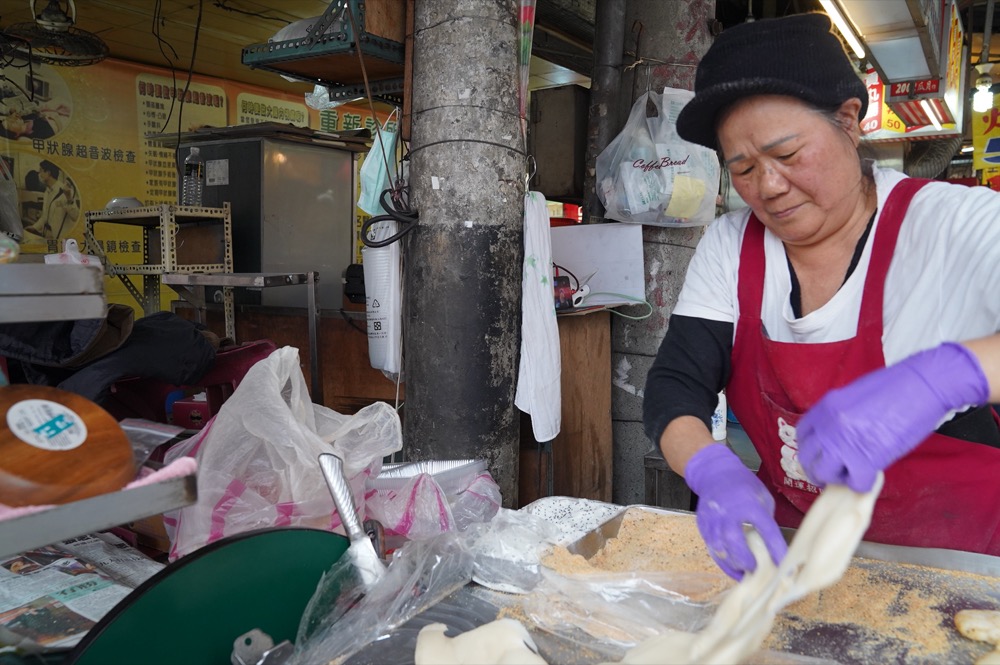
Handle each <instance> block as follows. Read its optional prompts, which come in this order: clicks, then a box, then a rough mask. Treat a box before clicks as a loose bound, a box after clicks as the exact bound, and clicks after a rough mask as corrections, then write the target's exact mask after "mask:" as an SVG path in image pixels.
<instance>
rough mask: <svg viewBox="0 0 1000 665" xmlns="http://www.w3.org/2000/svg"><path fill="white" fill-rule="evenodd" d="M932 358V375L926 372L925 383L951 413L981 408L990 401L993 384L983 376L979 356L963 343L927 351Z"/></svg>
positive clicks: (924, 374) (948, 343)
mask: <svg viewBox="0 0 1000 665" xmlns="http://www.w3.org/2000/svg"><path fill="white" fill-rule="evenodd" d="M925 354H926V355H928V356H930V358H929V360H930V362H929V363H928V365H929V366H930V367H929V369H930V370H931V371H930V372H924V373H922V376H923V377H924V380H925V381H927V383H928V384H929V385H930V386H932V387H933V388H936V390H935V392H937V393H938V394H939V395H940V396H941V398H942V400H943V401H945V406H947V408H948V409H949V410H952V409H963V408H965V407H967V406H980V405H983V404H986V403H987V402H988V401H989V399H990V382H989V380H988V379H987V378H986V374H984V373H983V368H982V366H981V365H980V364H979V359H978V358H977V357H976V355H975V354H974V353H973V352H972V351H970V350H969V349H968V348H967V347H965V346H964V345H962V344H958V343H955V342H945V343H944V344H941V345H940V346H938V347H936V348H933V349H928V350H927V351H923V352H921V353H920V354H917V355H918V356H919V355H925Z"/></svg>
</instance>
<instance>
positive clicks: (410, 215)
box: [361, 187, 418, 247]
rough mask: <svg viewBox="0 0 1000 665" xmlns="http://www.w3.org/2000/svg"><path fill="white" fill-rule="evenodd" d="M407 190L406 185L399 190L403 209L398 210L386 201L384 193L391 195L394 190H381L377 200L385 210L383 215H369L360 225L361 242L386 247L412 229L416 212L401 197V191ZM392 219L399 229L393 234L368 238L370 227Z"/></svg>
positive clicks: (415, 220)
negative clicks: (379, 238)
mask: <svg viewBox="0 0 1000 665" xmlns="http://www.w3.org/2000/svg"><path fill="white" fill-rule="evenodd" d="M406 191H408V188H407V187H403V188H402V190H401V192H400V197H399V201H400V204H401V205H403V206H404V209H403V210H399V209H397V208H395V207H394V206H391V205H389V204H388V203H386V198H385V197H386V195H387V194H389V195H393V194H394V192H393V190H391V189H386V190H383V191H382V195H381V196H380V197H379V202H380V203H381V204H382V209H383V210H385V211H386V214H385V215H375V216H374V217H370V218H369V219H367V220H366V221H365V223H364V224H362V225H361V242H363V243H364V244H365V246H366V247H387V246H389V245H391V244H392V243H394V242H396V241H397V240H399V239H400V238H402V237H403V236H405V235H406V234H408V233H410V232H411V231H413V229H414V228H415V227H416V225H417V219H418V214H417V213H416V212H414V211H413V210H410V208H409V205H407V203H406V201H407V200H408V197H407V199H406V200H404V199H403V197H402V192H406ZM385 221H394V222H397V223H398V224H399V226H400V227H399V230H398V231H397V232H396V233H394V234H393V235H391V236H389V237H388V238H385V239H383V240H371V239H369V238H368V232H369V230H370V229H371V227H372V226H373V225H375V224H378V223H379V222H385Z"/></svg>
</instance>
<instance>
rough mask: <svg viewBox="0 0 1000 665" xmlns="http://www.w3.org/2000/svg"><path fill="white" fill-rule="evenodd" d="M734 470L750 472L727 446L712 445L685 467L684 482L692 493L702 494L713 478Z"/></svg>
mask: <svg viewBox="0 0 1000 665" xmlns="http://www.w3.org/2000/svg"><path fill="white" fill-rule="evenodd" d="M734 468H735V469H743V470H746V471H747V472H749V471H750V470H749V469H747V468H746V466H745V465H744V464H743V461H742V460H741V459H740V458H739V457H737V456H736V453H734V452H733V451H732V450H730V449H729V448H728V447H727V446H725V445H723V444H721V443H712V444H710V445H707V446H705V447H704V448H702V449H701V450H699V451H698V452H696V453H695V454H694V455H692V456H691V459H689V460H688V463H687V465H685V467H684V480H685V481H686V482H687V484H688V487H690V488H691V491H692V492H694V493H695V494H702V493H703V491H704V490H705V488H706V486H707V485H709V484H710V483H711V479H712V478H713V477H716V476H717V475H718V474H719V473H720V472H722V471H728V470H729V469H734Z"/></svg>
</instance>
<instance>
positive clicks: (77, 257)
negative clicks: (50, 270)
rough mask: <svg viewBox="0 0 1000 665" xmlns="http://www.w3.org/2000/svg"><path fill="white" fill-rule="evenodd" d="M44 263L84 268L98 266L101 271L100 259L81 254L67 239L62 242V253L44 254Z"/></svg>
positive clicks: (75, 245) (73, 243) (72, 241)
mask: <svg viewBox="0 0 1000 665" xmlns="http://www.w3.org/2000/svg"><path fill="white" fill-rule="evenodd" d="M45 262H46V263H49V264H78V265H85V266H98V267H100V268H101V269H102V270H103V268H104V267H103V266H102V265H101V259H99V258H98V257H96V256H94V255H93V254H81V253H80V246H79V245H78V244H77V242H76V240H74V239H73V238H67V239H66V240H65V241H64V242H63V251H62V252H60V253H59V254H46V255H45Z"/></svg>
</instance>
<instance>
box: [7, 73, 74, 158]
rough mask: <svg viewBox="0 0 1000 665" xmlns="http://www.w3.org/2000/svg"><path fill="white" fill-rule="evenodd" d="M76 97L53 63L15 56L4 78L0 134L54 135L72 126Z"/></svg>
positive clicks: (22, 137)
mask: <svg viewBox="0 0 1000 665" xmlns="http://www.w3.org/2000/svg"><path fill="white" fill-rule="evenodd" d="M72 115H73V99H72V97H71V95H70V92H69V87H68V86H67V85H66V81H64V80H63V78H62V77H61V76H60V75H59V74H57V73H56V70H55V69H54V68H53V67H50V66H48V65H44V64H40V63H33V64H32V66H30V67H29V66H28V63H27V61H26V60H23V59H20V58H16V57H15V58H12V59H11V60H10V61H9V62H5V63H4V75H3V78H2V79H0V138H4V139H8V140H11V141H24V142H31V141H37V140H45V139H50V138H52V137H54V136H56V135H58V134H59V133H60V132H62V131H63V130H64V129H66V127H67V126H69V123H70V120H71V119H72Z"/></svg>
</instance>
